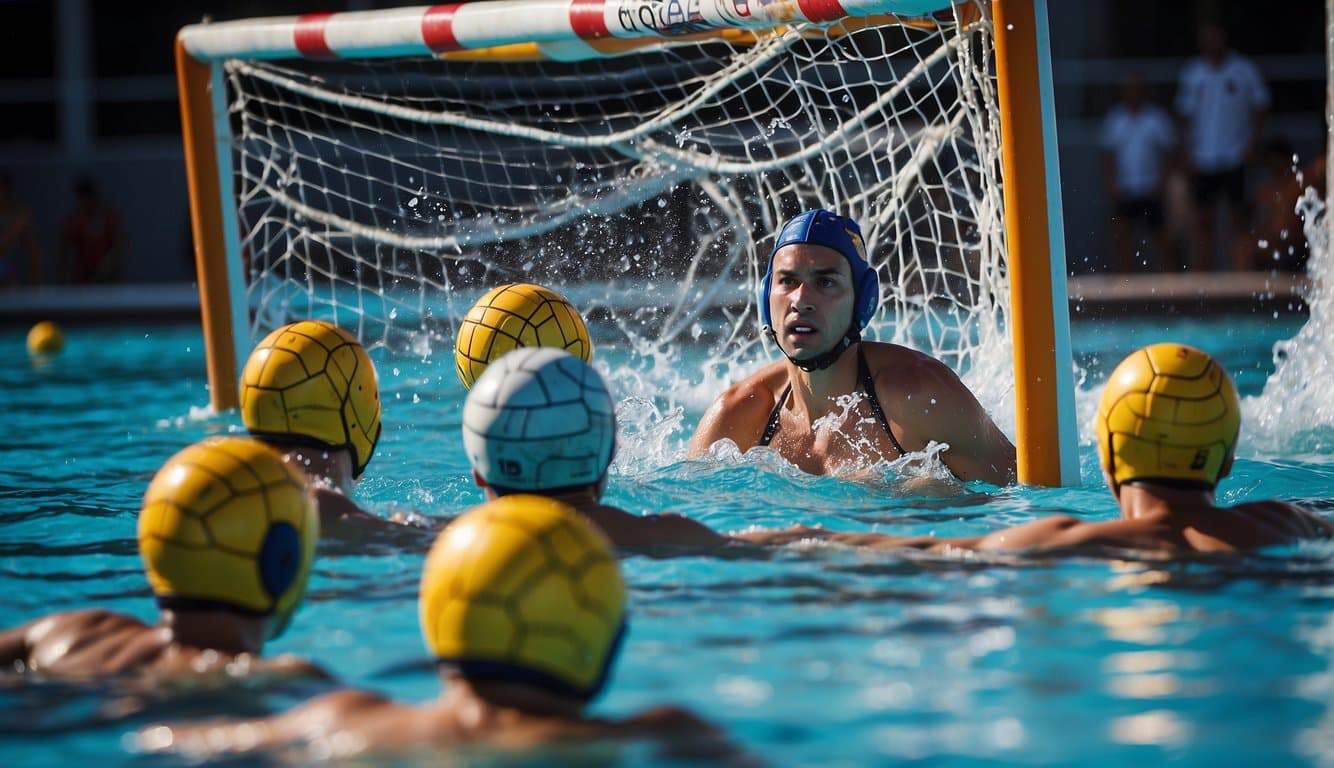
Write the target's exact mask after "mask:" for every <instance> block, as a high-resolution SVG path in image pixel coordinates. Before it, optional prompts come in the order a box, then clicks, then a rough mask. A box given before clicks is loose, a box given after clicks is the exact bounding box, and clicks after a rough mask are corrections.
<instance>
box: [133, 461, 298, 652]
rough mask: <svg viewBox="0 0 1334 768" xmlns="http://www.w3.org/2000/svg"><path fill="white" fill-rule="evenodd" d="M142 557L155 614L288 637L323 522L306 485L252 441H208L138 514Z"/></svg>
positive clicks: (159, 481)
mask: <svg viewBox="0 0 1334 768" xmlns="http://www.w3.org/2000/svg"><path fill="white" fill-rule="evenodd" d="M138 535H139V554H140V556H141V557H142V559H143V563H144V570H145V571H146V572H147V574H148V583H149V584H150V585H151V586H152V588H153V594H154V595H156V596H157V601H158V605H159V606H160V607H162V608H163V609H166V610H170V611H173V612H175V613H176V614H181V613H190V612H200V611H206V612H224V613H228V614H239V615H241V616H247V617H260V618H264V619H266V620H267V621H266V624H265V633H264V634H265V636H266V637H267V638H269V639H272V638H274V637H277V636H278V635H279V634H281V633H282V631H283V630H284V629H285V628H286V627H287V623H288V621H289V620H290V619H291V617H292V614H293V612H295V610H296V607H297V606H298V605H299V604H300V603H301V598H302V596H303V595H304V594H305V591H306V580H307V578H308V577H309V576H310V568H311V563H312V562H313V561H314V559H315V543H316V542H317V541H318V540H319V537H320V531H319V515H318V513H317V512H316V508H315V502H314V500H313V499H312V498H311V496H310V493H309V489H308V488H307V485H306V478H305V477H304V476H303V475H302V474H301V472H299V471H298V470H296V469H295V468H294V467H292V466H291V465H290V464H289V463H288V462H285V461H284V460H283V458H282V455H281V454H279V453H278V452H277V451H275V450H274V449H273V448H271V447H269V446H267V445H265V444H264V443H261V442H259V441H258V440H254V439H251V438H244V437H227V438H218V439H213V440H205V441H204V442H201V443H197V444H195V445H193V446H191V447H189V448H186V449H185V450H183V451H181V452H180V453H178V454H176V455H175V456H173V457H171V458H170V459H169V460H168V461H167V463H166V464H164V465H162V468H161V469H160V470H158V473H157V475H156V476H154V478H153V482H152V483H151V484H150V485H149V486H148V492H147V493H146V494H145V495H144V505H143V509H142V511H141V512H140V513H139V531H138Z"/></svg>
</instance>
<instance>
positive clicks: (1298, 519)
mask: <svg viewBox="0 0 1334 768" xmlns="http://www.w3.org/2000/svg"><path fill="white" fill-rule="evenodd" d="M1095 427H1096V429H1097V434H1098V458H1099V460H1100V462H1101V464H1102V471H1103V477H1104V479H1105V480H1106V482H1107V486H1108V487H1109V488H1110V489H1111V491H1112V495H1113V496H1115V497H1116V500H1117V501H1118V502H1119V503H1120V507H1121V519H1120V520H1113V521H1109V522H1097V523H1094V522H1084V521H1081V520H1078V519H1076V518H1074V517H1070V516H1068V515H1056V516H1052V517H1045V518H1043V519H1041V520H1036V521H1034V522H1031V523H1027V524H1025V525H1020V526H1015V527H1013V528H1006V529H1004V530H1001V531H996V532H994V533H990V534H987V535H986V536H976V537H971V538H961V539H939V540H937V539H929V538H921V539H914V540H905V541H903V542H901V544H902V546H911V547H918V548H923V549H935V550H949V549H973V550H1022V551H1026V552H1033V553H1053V554H1061V553H1070V554H1080V553H1092V554H1097V553H1100V552H1106V553H1113V552H1118V551H1123V550H1147V551H1152V552H1157V553H1162V554H1168V555H1177V554H1189V553H1231V552H1239V551H1244V550H1251V549H1258V548H1260V547H1268V546H1275V545H1281V544H1289V543H1292V542H1295V541H1298V540H1301V539H1312V538H1330V537H1331V536H1334V525H1331V524H1330V523H1329V521H1327V520H1324V519H1323V518H1320V517H1318V516H1316V515H1314V514H1312V513H1311V512H1308V511H1306V510H1304V509H1302V508H1300V507H1298V506H1296V505H1293V504H1288V503H1286V502H1282V501H1256V502H1250V503H1247V504H1238V505H1237V506H1235V507H1220V506H1218V505H1217V503H1216V502H1215V500H1214V489H1215V488H1216V487H1217V485H1218V482H1219V480H1221V479H1223V478H1224V477H1227V475H1228V473H1229V472H1230V471H1231V470H1232V462H1233V459H1234V458H1235V456H1236V448H1237V437H1238V435H1239V433H1240V431H1241V408H1240V404H1239V402H1238V399H1237V389H1236V387H1235V386H1234V385H1233V384H1232V379H1231V378H1229V377H1228V375H1227V372H1226V371H1224V370H1223V368H1222V367H1221V366H1220V365H1218V363H1217V362H1216V361H1215V360H1214V359H1213V358H1211V357H1210V356H1209V355H1208V354H1206V353H1204V352H1201V351H1200V350H1198V349H1195V348H1193V347H1188V346H1185V345H1182V344H1154V345H1152V346H1149V347H1145V348H1144V349H1141V350H1139V351H1138V352H1135V353H1134V354H1132V355H1130V356H1129V357H1127V358H1126V359H1125V360H1123V361H1122V362H1121V364H1120V365H1118V366H1117V368H1116V370H1115V371H1113V372H1112V376H1111V379H1110V380H1109V381H1108V382H1107V387H1106V389H1105V390H1103V393H1102V400H1101V402H1100V403H1099V405H1098V415H1097V420H1096V423H1095Z"/></svg>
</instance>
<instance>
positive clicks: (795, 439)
mask: <svg viewBox="0 0 1334 768" xmlns="http://www.w3.org/2000/svg"><path fill="white" fill-rule="evenodd" d="M879 297H880V281H879V277H878V276H877V274H876V271H875V269H873V268H872V267H871V266H870V264H868V263H867V260H866V250H865V245H864V244H863V241H862V235H861V229H860V227H858V225H857V222H855V221H853V220H852V219H848V218H844V217H842V216H838V215H836V214H834V213H831V212H829V211H826V210H814V211H807V212H805V213H803V214H801V215H799V216H797V217H795V218H793V219H792V220H791V221H789V222H788V223H787V224H786V225H784V227H783V229H782V231H781V232H780V233H779V235H778V238H777V240H776V242H775V244H774V249H773V252H772V254H771V255H770V258H769V269H768V271H767V272H766V274H765V276H764V280H763V282H762V283H761V288H760V297H759V305H760V314H761V317H762V319H763V321H764V332H765V333H766V334H768V335H769V337H770V338H771V339H773V341H774V343H775V344H777V345H778V348H779V350H780V351H781V352H782V353H783V356H784V357H785V358H786V359H785V360H781V361H779V362H776V363H773V364H771V365H769V366H766V367H764V368H762V369H760V370H759V371H758V372H757V373H755V374H754V375H752V376H751V377H750V378H747V379H745V380H744V381H742V382H740V383H738V384H735V385H733V386H732V387H730V388H729V389H727V390H726V391H725V392H723V394H722V395H721V396H719V398H718V399H717V400H716V401H715V402H714V403H713V405H712V406H711V407H710V408H709V410H708V411H707V412H706V413H705V414H704V418H703V419H702V420H701V421H700V425H699V428H698V429H697V430H696V432H695V436H694V438H693V439H692V440H691V443H690V453H691V454H692V455H699V454H702V453H703V452H705V451H706V450H707V449H708V448H709V446H711V445H713V444H714V443H715V442H717V441H719V440H722V439H729V440H731V441H732V442H734V443H736V445H737V446H738V447H739V448H740V449H742V450H749V449H750V448H752V447H755V446H772V447H773V448H775V449H776V450H777V451H778V452H779V453H780V454H781V455H782V456H783V458H785V459H787V460H788V461H790V462H792V463H793V464H795V465H796V466H798V467H800V468H801V469H803V470H805V471H807V472H810V473H813V474H825V473H827V472H829V471H830V470H831V469H833V468H835V467H839V466H848V465H850V464H858V463H861V464H864V463H866V462H867V460H868V459H871V460H872V461H874V460H876V459H884V460H892V459H896V458H898V457H900V456H902V455H904V454H906V453H909V452H911V451H921V450H923V449H924V448H926V446H927V444H928V443H930V442H933V441H934V442H937V443H944V444H947V445H948V446H949V449H948V450H946V451H945V452H944V453H943V454H942V459H943V461H944V462H945V465H946V466H948V467H949V469H950V471H951V472H953V473H954V475H955V476H956V477H958V478H959V479H961V480H965V481H967V480H985V481H987V482H990V483H994V484H997V485H1002V484H1005V483H1009V482H1013V481H1014V479H1015V453H1014V446H1013V445H1012V444H1011V443H1010V441H1009V440H1008V439H1007V438H1006V437H1005V435H1004V434H1003V433H1002V432H1001V431H1000V429H998V428H997V427H996V425H995V423H994V422H992V420H991V417H990V416H988V415H987V412H986V411H985V410H984V409H983V408H982V406H981V404H980V403H978V401H977V398H975V397H974V396H973V394H972V393H971V392H969V391H968V388H967V387H965V386H964V385H963V383H962V382H961V381H959V378H958V377H957V376H955V374H954V372H953V371H951V370H950V369H949V368H948V367H947V366H945V365H944V364H943V363H941V362H940V361H938V360H935V359H934V358H932V357H930V356H928V355H924V354H922V353H920V352H915V351H913V350H911V349H908V348H906V347H901V346H898V345H895V344H882V343H877V342H863V341H862V339H861V332H862V330H863V329H864V328H865V327H866V324H867V323H869V322H870V320H871V317H872V315H874V314H875V310H876V305H877V302H878V301H879ZM849 395H859V397H858V399H857V400H856V401H855V403H854V405H853V406H852V408H851V410H850V411H849V412H848V413H847V414H846V416H845V417H844V418H843V422H842V427H841V428H836V429H832V430H831V429H825V428H821V427H820V426H819V425H820V424H822V423H825V421H827V420H828V419H829V417H830V416H831V415H832V414H835V413H836V412H837V410H838V409H839V408H840V407H841V406H840V405H839V404H838V403H837V402H836V401H837V400H838V399H840V398H843V397H845V396H849ZM845 402H846V401H845ZM868 446H869V448H870V451H871V452H872V453H873V454H874V455H873V456H868V455H867V453H868V452H867V450H866V449H867V447H868Z"/></svg>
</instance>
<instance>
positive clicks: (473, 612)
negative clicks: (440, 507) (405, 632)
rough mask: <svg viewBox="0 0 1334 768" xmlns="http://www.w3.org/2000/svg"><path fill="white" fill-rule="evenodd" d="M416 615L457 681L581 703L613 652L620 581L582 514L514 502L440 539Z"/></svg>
mask: <svg viewBox="0 0 1334 768" xmlns="http://www.w3.org/2000/svg"><path fill="white" fill-rule="evenodd" d="M418 607H419V611H420V617H421V625H422V634H423V636H424V637H425V640H426V647H427V648H428V649H429V650H430V652H431V654H432V655H433V656H434V657H435V658H436V660H437V661H438V662H439V663H441V664H444V665H448V666H451V667H453V668H455V669H457V670H458V671H459V673H460V674H462V675H463V676H464V678H466V679H468V680H471V681H482V680H489V681H509V682H521V683H526V684H529V685H535V686H538V687H541V688H544V689H546V690H548V691H551V692H553V693H557V694H560V695H564V696H569V697H572V698H576V699H578V700H580V701H588V700H590V699H592V698H593V697H594V696H596V695H597V694H598V692H599V691H600V690H601V689H602V686H603V685H604V683H605V682H606V678H607V673H608V670H609V669H610V668H611V664H612V662H613V661H614V660H615V657H616V653H617V651H618V650H619V647H620V642H621V637H622V635H623V634H624V627H625V620H624V618H625V582H623V581H622V580H621V572H620V569H619V567H618V566H617V563H616V558H615V556H614V555H613V553H612V549H611V545H610V544H609V543H608V542H607V539H606V537H605V536H603V535H602V533H601V532H600V531H598V530H597V529H596V528H594V527H593V524H592V523H590V522H588V521H587V520H586V519H585V518H584V517H583V516H582V515H581V514H579V513H578V512H576V511H575V510H574V509H573V508H572V507H570V506H568V505H566V504H563V503H561V502H559V501H556V500H554V499H551V498H548V497H545V496H533V495H527V494H516V495H513V496H504V497H502V498H500V499H497V500H495V501H492V502H489V503H487V504H483V505H482V506H480V507H477V508H475V509H473V510H472V511H470V512H468V513H467V514H465V515H463V516H462V517H460V518H458V519H457V520H455V521H454V522H453V523H451V524H450V525H449V527H447V528H446V529H445V530H444V531H442V532H441V533H440V536H439V537H438V538H437V539H436V541H435V544H434V545H433V546H432V547H431V552H430V554H429V555H427V558H426V565H425V567H424V568H423V570H422V581H421V597H420V601H419V606H418Z"/></svg>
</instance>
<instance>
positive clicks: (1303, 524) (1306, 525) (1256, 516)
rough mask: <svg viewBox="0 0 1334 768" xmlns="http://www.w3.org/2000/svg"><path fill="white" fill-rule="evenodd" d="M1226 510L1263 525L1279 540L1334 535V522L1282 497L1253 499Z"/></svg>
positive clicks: (1332, 536) (1331, 536) (1329, 536)
mask: <svg viewBox="0 0 1334 768" xmlns="http://www.w3.org/2000/svg"><path fill="white" fill-rule="evenodd" d="M1228 511H1230V512H1234V513H1237V514H1240V515H1243V516H1244V517H1245V519H1247V520H1251V521H1254V522H1255V523H1259V524H1262V525H1264V526H1265V527H1267V528H1269V529H1270V530H1271V531H1272V533H1273V535H1274V538H1275V539H1277V540H1279V541H1295V540H1297V539H1329V538H1334V524H1331V523H1330V522H1329V521H1328V520H1326V519H1324V518H1323V517H1320V516H1319V515H1317V514H1315V513H1314V512H1311V511H1310V510H1307V509H1304V508H1302V507H1299V506H1297V505H1296V504H1290V503H1288V502H1286V501H1253V502H1250V503H1247V504H1239V505H1237V506H1235V507H1229V508H1228Z"/></svg>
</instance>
